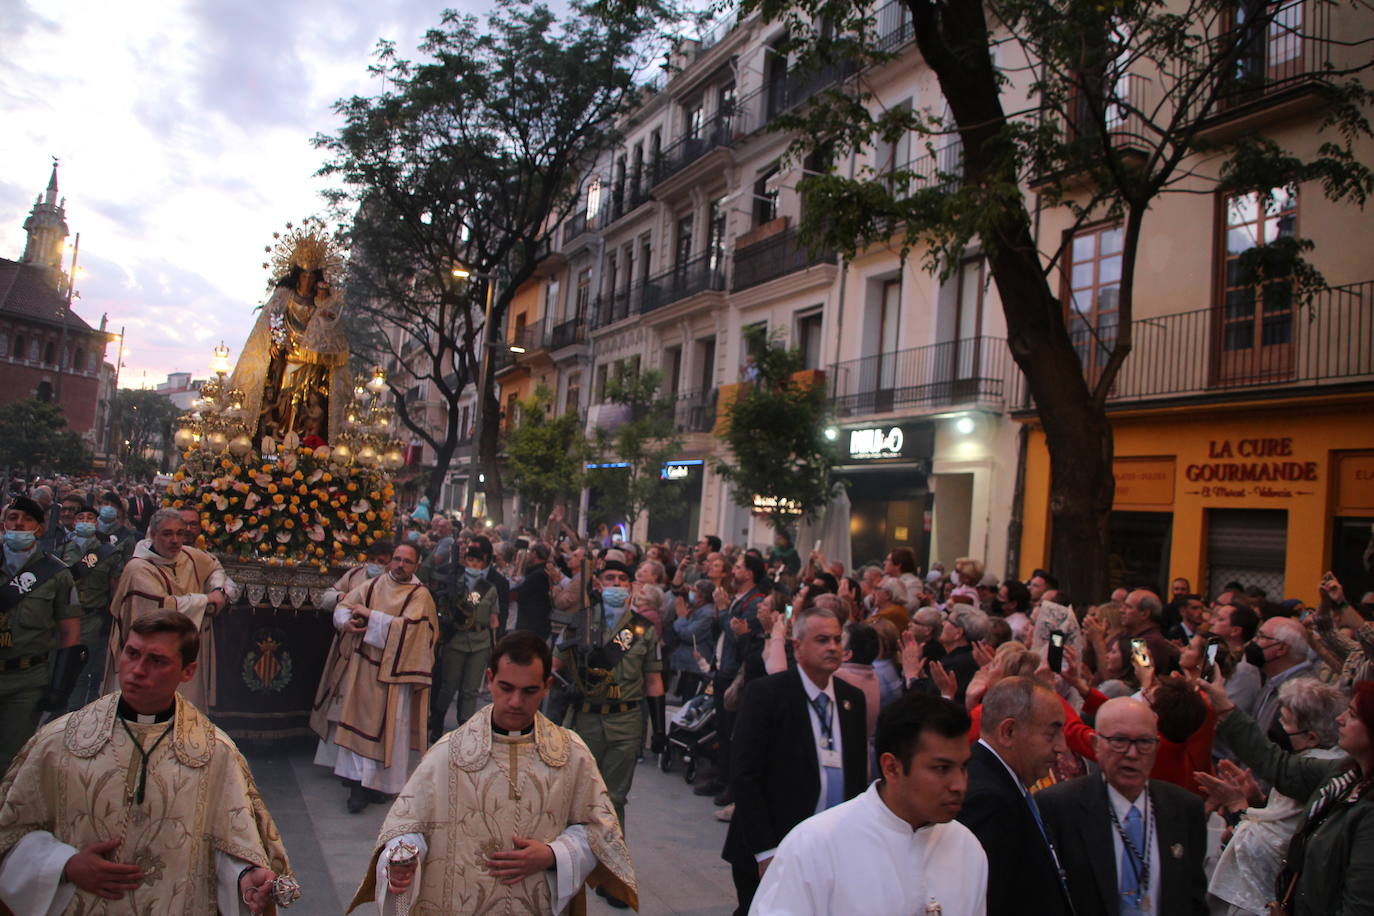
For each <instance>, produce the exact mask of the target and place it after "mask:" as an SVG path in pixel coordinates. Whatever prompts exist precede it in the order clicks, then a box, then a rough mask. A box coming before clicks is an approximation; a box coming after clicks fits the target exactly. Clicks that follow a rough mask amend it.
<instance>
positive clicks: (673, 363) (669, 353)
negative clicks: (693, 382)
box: [663, 346, 682, 398]
mask: <svg viewBox="0 0 1374 916" xmlns="http://www.w3.org/2000/svg"><path fill="white" fill-rule="evenodd" d="M681 380H682V347H681V346H676V347H669V348H668V349H667V350H666V351H665V352H664V354H663V383H664V386H665V387H666V388H667V395H668V397H670V398H676V397H677V395H678V391H679V389H680V388H681V384H680V383H681Z"/></svg>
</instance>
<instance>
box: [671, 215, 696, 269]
mask: <svg viewBox="0 0 1374 916" xmlns="http://www.w3.org/2000/svg"><path fill="white" fill-rule="evenodd" d="M691 259H692V214H691V213H688V214H687V215H686V216H681V217H678V221H677V250H676V254H675V256H674V263H675V265H676V266H677V267H679V268H682V267H685V266H687V262H688V261H690V260H691Z"/></svg>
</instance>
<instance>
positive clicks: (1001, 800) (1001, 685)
mask: <svg viewBox="0 0 1374 916" xmlns="http://www.w3.org/2000/svg"><path fill="white" fill-rule="evenodd" d="M1064 719H1065V715H1064V706H1063V704H1062V703H1061V702H1060V701H1059V696H1058V695H1057V694H1056V693H1055V692H1054V691H1053V690H1051V689H1050V688H1049V687H1047V686H1045V685H1044V684H1043V683H1041V682H1040V681H1038V680H1036V679H1035V678H1029V677H1008V678H1003V679H1002V680H1000V681H998V682H997V684H996V685H994V686H993V687H992V689H991V690H989V691H988V692H987V695H986V696H984V697H983V721H982V737H980V738H979V740H978V743H977V744H975V745H974V746H973V757H972V758H971V759H970V760H969V765H968V794H967V795H966V796H965V797H964V807H963V808H962V809H961V810H960V812H959V821H960V822H961V823H962V824H963V825H964V826H965V827H968V828H969V829H970V830H972V831H973V833H974V835H975V836H976V837H978V842H980V843H982V844H983V851H984V852H986V853H987V855H988V912H987V916H1011V914H1024V913H1027V912H1031V911H1032V910H1033V911H1034V912H1035V913H1036V914H1037V916H1061V914H1070V913H1071V912H1072V910H1071V909H1070V907H1069V895H1068V888H1067V887H1066V886H1065V883H1064V879H1063V876H1062V875H1061V873H1060V869H1059V865H1058V863H1057V862H1056V860H1055V854H1054V848H1053V847H1052V846H1051V845H1050V840H1049V836H1048V835H1047V834H1046V832H1045V829H1044V827H1043V825H1042V823H1041V820H1040V812H1039V810H1038V809H1037V808H1036V803H1035V799H1034V798H1032V797H1031V794H1030V791H1029V787H1030V786H1033V785H1035V783H1036V782H1038V781H1039V780H1041V779H1043V778H1044V777H1045V776H1046V775H1047V774H1048V773H1049V771H1050V766H1051V764H1053V763H1054V760H1055V757H1056V756H1057V755H1058V754H1060V753H1063V752H1064V751H1065V750H1067V748H1066V746H1065V744H1064ZM1032 903H1033V904H1034V906H1033V907H1031V908H1029V909H1028V907H1030V905H1031V904H1032Z"/></svg>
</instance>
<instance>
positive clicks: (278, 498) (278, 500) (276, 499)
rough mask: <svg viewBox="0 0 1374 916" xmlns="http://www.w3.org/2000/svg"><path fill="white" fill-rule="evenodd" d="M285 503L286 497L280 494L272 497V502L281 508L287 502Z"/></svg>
mask: <svg viewBox="0 0 1374 916" xmlns="http://www.w3.org/2000/svg"><path fill="white" fill-rule="evenodd" d="M285 501H286V498H285V497H284V496H282V495H281V494H280V493H277V494H275V495H274V496H273V497H272V502H274V503H276V504H277V505H279V506H280V505H281V504H282V503H283V502H285Z"/></svg>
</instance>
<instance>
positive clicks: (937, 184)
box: [885, 138, 964, 197]
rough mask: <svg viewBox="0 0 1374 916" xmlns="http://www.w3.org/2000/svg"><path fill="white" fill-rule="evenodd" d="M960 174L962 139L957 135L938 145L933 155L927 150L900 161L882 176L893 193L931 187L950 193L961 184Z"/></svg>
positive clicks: (962, 168) (902, 194)
mask: <svg viewBox="0 0 1374 916" xmlns="http://www.w3.org/2000/svg"><path fill="white" fill-rule="evenodd" d="M963 174H964V141H963V140H960V139H958V138H956V139H954V140H951V141H949V142H947V143H946V144H945V145H944V146H941V147H937V148H936V149H935V152H934V154H933V155H932V154H931V153H930V152H928V151H927V152H925V153H924V154H923V155H920V156H916V157H914V158H912V159H910V160H908V161H907V162H905V163H903V164H901V165H899V166H898V167H897V168H896V169H894V170H893V171H892V172H890V173H889V174H888V175H887V176H885V180H886V181H887V183H888V187H889V188H891V190H892V193H893V196H895V197H904V196H906V195H908V194H914V193H916V192H917V191H925V190H928V189H930V188H935V189H938V190H940V191H944V192H945V193H946V194H952V193H954V192H955V191H957V190H959V187H960V185H962V184H963Z"/></svg>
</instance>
